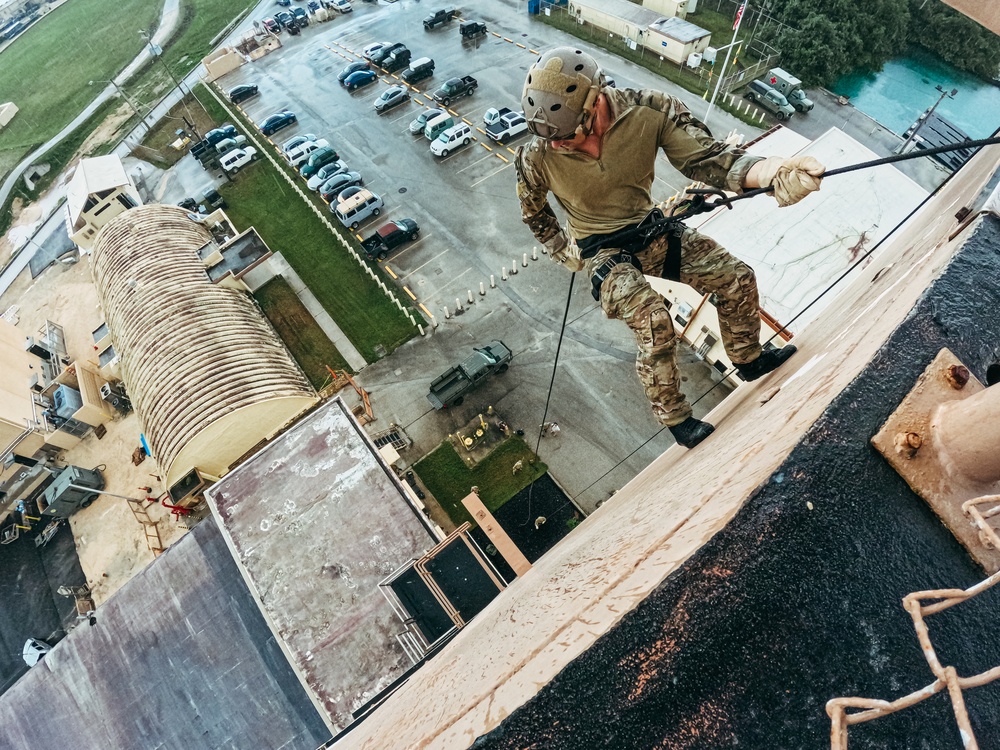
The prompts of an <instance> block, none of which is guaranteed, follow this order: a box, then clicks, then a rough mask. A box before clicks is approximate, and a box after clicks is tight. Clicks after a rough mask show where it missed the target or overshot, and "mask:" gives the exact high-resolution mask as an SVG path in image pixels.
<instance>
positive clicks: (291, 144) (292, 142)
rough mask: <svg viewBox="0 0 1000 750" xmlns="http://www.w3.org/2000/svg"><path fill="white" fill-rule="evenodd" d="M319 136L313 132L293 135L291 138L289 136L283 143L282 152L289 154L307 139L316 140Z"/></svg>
mask: <svg viewBox="0 0 1000 750" xmlns="http://www.w3.org/2000/svg"><path fill="white" fill-rule="evenodd" d="M317 138H319V136H318V135H314V134H313V133H303V134H302V135H293V136H292V137H291V138H289V139H288V140H287V141H285V142H284V143H282V144H281V153H283V154H287V153H288V152H289V151H291V150H292V149H293V148H295V147H296V146H301V145H302V144H303V143H305V142H306V141H315V140H316V139H317Z"/></svg>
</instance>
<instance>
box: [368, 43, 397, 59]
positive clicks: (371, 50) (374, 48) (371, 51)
mask: <svg viewBox="0 0 1000 750" xmlns="http://www.w3.org/2000/svg"><path fill="white" fill-rule="evenodd" d="M390 44H392V42H375V43H373V44H369V45H368V46H367V47H365V48H364V49H363V50H361V56H362V57H363V58H365V59H366V60H369V61H370V60H371V59H372V55H374V54H375V53H376V52H378V51H379V50H380V49H382V48H383V47H388V46H389V45H390Z"/></svg>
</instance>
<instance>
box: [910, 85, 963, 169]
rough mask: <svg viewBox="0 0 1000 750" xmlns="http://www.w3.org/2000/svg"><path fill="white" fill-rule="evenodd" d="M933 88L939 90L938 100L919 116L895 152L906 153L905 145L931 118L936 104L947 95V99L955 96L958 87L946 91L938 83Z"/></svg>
mask: <svg viewBox="0 0 1000 750" xmlns="http://www.w3.org/2000/svg"><path fill="white" fill-rule="evenodd" d="M934 88H935V89H937V90H938V91H940V92H941V96H939V97H938V100H937V101H936V102H934V106H932V107H931V108H930V109H929V110H928V111H927V114H925V115H924V116H923V117H921V118H920V119H919V120H918V122H917V124H916V126H915V127H914V128H913V130H912V131H911V132H910V135H909V137H908V138H907V139H906V140H905V141H903V145H902V146H900V147H899V149H898V150H897V151H896V153H897V154H904V153H906V147H907V146H909V145H910V143H911V142H912V141H913V139H914V138H916V137H917V133H919V132H920V128H922V127H923V126H924V123H925V122H927V121H928V120H929V119H931V115H933V114H934V110H935V109H937V108H938V105H939V104H940V103H941V102H943V101H944V98H945V97H946V96H947V97H948V98H949V99H954V98H955V94H957V93H958V89H952V90H951V91H950V92H948V91H946V90H945V89H943V88H941V85H940V84H938V85H937V86H935V87H934Z"/></svg>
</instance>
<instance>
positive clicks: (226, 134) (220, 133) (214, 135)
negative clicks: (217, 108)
mask: <svg viewBox="0 0 1000 750" xmlns="http://www.w3.org/2000/svg"><path fill="white" fill-rule="evenodd" d="M235 137H236V128H234V127H233V126H232V125H223V126H222V127H219V128H216V129H215V130H209V131H208V132H207V133H205V142H206V143H208V145H209V146H214V145H215V144H216V143H218V142H219V141H224V140H225V139H226V138H235Z"/></svg>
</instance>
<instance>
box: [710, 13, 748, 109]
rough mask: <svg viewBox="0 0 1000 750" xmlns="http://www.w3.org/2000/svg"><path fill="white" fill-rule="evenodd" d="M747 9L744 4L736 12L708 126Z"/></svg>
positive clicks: (717, 81)
mask: <svg viewBox="0 0 1000 750" xmlns="http://www.w3.org/2000/svg"><path fill="white" fill-rule="evenodd" d="M746 8H747V3H746V2H744V3H743V4H742V5H741V6H740V7H739V9H738V10H737V11H736V22H735V23H734V24H733V41H732V42H730V43H729V47H728V49H726V59H725V62H723V63H722V70H720V71H719V77H718V78H716V79H715V91H714V92H713V93H712V101H710V102H709V103H708V111H707V112H706V113H705V119H704V120H703V122H704V123H705V124H706V125H708V118H709V117H710V116H711V114H712V108H713V107H714V106H715V99H716V97H718V95H719V89H720V88H721V87H722V79H723V78H725V77H726V67H727V66H728V65H729V56H730V55H731V54H732V52H733V46H734V45H735V44H736V35H737V34H739V33H740V24H741V23H743V13H744V11H745V10H746Z"/></svg>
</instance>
